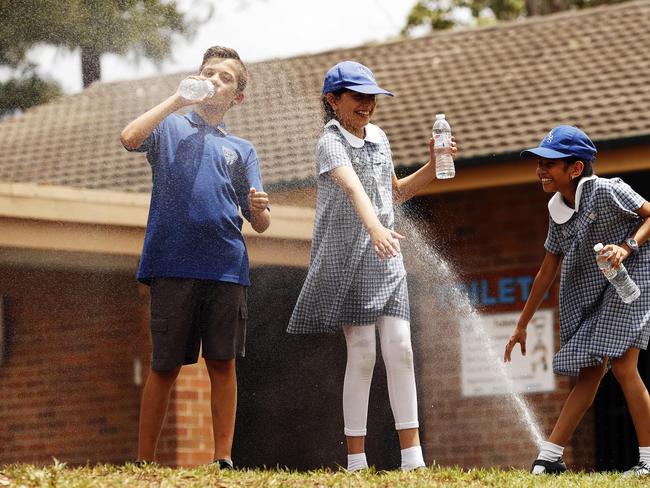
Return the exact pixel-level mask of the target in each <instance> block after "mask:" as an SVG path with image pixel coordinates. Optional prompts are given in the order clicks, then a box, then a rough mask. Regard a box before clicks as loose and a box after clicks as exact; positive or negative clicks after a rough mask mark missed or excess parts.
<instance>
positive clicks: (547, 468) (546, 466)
mask: <svg viewBox="0 0 650 488" xmlns="http://www.w3.org/2000/svg"><path fill="white" fill-rule="evenodd" d="M538 466H539V467H538ZM535 468H537V469H535ZM565 471H566V464H564V460H563V459H562V458H560V459H558V460H557V461H544V460H543V459H535V462H534V463H533V467H532V468H530V472H531V473H533V474H560V473H564V472H565Z"/></svg>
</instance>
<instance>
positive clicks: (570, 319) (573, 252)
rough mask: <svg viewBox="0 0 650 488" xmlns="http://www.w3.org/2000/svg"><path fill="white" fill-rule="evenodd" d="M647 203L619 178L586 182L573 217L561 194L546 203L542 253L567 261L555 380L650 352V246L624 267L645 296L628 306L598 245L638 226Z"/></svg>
mask: <svg viewBox="0 0 650 488" xmlns="http://www.w3.org/2000/svg"><path fill="white" fill-rule="evenodd" d="M644 201H645V200H644V199H643V198H642V197H641V196H640V195H639V194H637V193H636V192H635V191H634V190H632V188H630V186H629V185H627V184H626V183H624V182H623V181H622V180H621V179H619V178H612V179H607V178H599V177H597V176H592V177H589V178H583V179H581V180H580V182H579V184H578V189H577V191H576V204H575V211H574V209H571V208H570V207H568V206H567V205H566V204H565V203H564V201H563V199H562V196H561V195H560V194H559V193H556V194H555V195H554V196H553V197H552V198H551V200H550V201H549V204H548V208H549V212H550V220H549V229H548V236H547V238H546V242H545V244H544V247H545V248H546V250H547V251H548V252H550V253H552V254H556V255H562V256H563V260H562V271H561V275H560V350H559V351H558V352H557V354H556V355H555V357H554V359H553V371H554V372H555V373H556V374H561V375H570V376H577V375H578V373H579V372H580V369H582V368H586V367H590V366H596V365H598V364H600V363H602V361H603V359H604V358H605V357H607V358H610V359H611V358H616V357H620V356H621V355H623V353H624V352H625V351H627V350H628V349H629V348H630V347H638V348H640V349H646V348H647V346H648V338H649V337H650V246H648V245H645V246H642V247H641V248H640V249H639V252H638V253H632V254H630V255H629V256H628V257H627V258H626V259H625V261H624V265H625V267H626V268H627V270H628V272H629V274H630V276H631V277H632V279H633V280H634V281H635V282H636V284H637V285H638V286H639V288H640V290H641V296H640V297H639V298H638V299H637V300H635V301H634V302H632V303H630V304H625V303H623V301H622V300H621V299H620V297H619V296H618V294H617V293H616V290H615V289H614V287H613V286H612V285H611V284H610V283H609V281H607V278H605V276H604V274H603V273H602V271H601V270H600V269H598V266H597V265H596V256H595V252H594V250H593V247H594V245H596V244H598V243H599V242H602V243H603V244H605V245H606V244H619V243H621V242H624V241H625V239H626V238H627V237H629V236H630V235H631V234H632V233H633V232H634V231H635V230H636V229H637V228H638V227H639V225H640V224H641V220H642V219H641V217H639V215H638V214H637V213H636V210H638V209H639V208H640V207H641V206H642V205H643V203H644Z"/></svg>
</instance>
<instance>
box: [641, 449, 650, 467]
mask: <svg viewBox="0 0 650 488" xmlns="http://www.w3.org/2000/svg"><path fill="white" fill-rule="evenodd" d="M639 462H640V463H645V464H646V465H647V466H650V447H641V446H639Z"/></svg>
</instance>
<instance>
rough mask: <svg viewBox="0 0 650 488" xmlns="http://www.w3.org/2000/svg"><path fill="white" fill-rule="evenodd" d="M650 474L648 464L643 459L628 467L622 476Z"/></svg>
mask: <svg viewBox="0 0 650 488" xmlns="http://www.w3.org/2000/svg"><path fill="white" fill-rule="evenodd" d="M649 474H650V466H648V465H647V464H646V463H644V462H643V461H639V464H637V465H636V466H632V467H631V468H630V469H628V470H627V471H625V473H623V475H624V476H648V475H649Z"/></svg>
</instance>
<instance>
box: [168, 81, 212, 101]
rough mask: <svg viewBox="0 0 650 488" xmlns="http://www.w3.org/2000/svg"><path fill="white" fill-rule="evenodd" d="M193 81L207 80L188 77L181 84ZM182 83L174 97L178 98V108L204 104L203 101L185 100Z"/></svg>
mask: <svg viewBox="0 0 650 488" xmlns="http://www.w3.org/2000/svg"><path fill="white" fill-rule="evenodd" d="M190 78H191V79H193V80H205V78H202V77H200V76H188V77H187V78H183V79H182V80H181V83H183V82H184V81H185V80H187V79H190ZM181 83H179V84H178V87H177V88H176V93H174V96H175V97H176V99H177V100H176V105H178V107H187V106H188V105H195V104H197V103H199V102H202V101H203V99H202V100H188V99H187V98H185V97H184V96H183V95H181Z"/></svg>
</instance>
